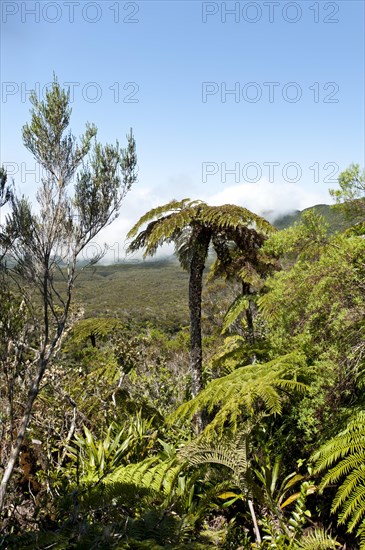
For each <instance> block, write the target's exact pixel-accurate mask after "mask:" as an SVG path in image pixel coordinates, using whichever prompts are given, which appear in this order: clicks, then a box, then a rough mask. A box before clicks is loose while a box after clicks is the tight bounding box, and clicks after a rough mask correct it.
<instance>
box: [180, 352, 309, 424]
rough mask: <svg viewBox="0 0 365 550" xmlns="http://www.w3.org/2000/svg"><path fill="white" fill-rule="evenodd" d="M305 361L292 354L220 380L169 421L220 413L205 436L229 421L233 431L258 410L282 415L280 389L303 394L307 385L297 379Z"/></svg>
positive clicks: (301, 356)
mask: <svg viewBox="0 0 365 550" xmlns="http://www.w3.org/2000/svg"><path fill="white" fill-rule="evenodd" d="M304 365H305V358H304V356H303V355H302V354H301V353H296V352H294V353H291V354H288V355H285V356H283V357H279V358H278V359H274V360H273V361H270V362H269V363H265V364H262V365H258V364H255V365H247V366H245V367H241V368H238V369H236V370H235V371H234V372H232V373H230V374H228V375H227V376H224V377H222V378H217V379H216V380H213V381H212V382H210V384H209V385H208V386H207V387H206V388H205V389H204V390H203V391H201V392H200V393H199V395H197V396H196V397H195V398H194V399H192V400H190V401H188V402H187V403H184V404H183V405H181V406H180V407H179V408H178V409H177V411H175V412H174V413H173V414H172V415H171V416H170V418H169V421H170V422H171V423H174V422H178V421H180V420H187V419H191V418H192V417H193V416H194V415H195V414H196V413H197V412H198V411H201V410H203V409H207V411H208V413H213V411H215V410H216V408H217V407H219V410H218V412H217V413H216V414H215V417H214V419H213V420H212V421H211V423H210V424H209V425H208V426H207V428H206V433H207V434H208V433H211V434H212V433H213V432H214V431H217V432H218V433H220V434H221V433H222V432H223V429H224V425H225V424H226V423H227V422H229V423H230V424H231V426H232V427H233V429H235V428H236V426H237V421H238V418H239V417H240V416H241V415H242V414H245V415H252V414H253V413H254V412H255V410H256V412H257V408H258V410H261V412H262V413H263V414H280V413H281V408H282V394H281V392H280V390H288V391H296V392H298V391H299V392H304V391H306V386H305V384H303V383H301V382H299V381H298V380H297V376H298V375H299V374H300V371H301V369H302V368H303V367H304Z"/></svg>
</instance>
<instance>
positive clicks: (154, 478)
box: [104, 457, 182, 495]
mask: <svg viewBox="0 0 365 550" xmlns="http://www.w3.org/2000/svg"><path fill="white" fill-rule="evenodd" d="M181 468H182V465H181V464H180V463H177V462H176V459H175V458H173V459H170V460H167V461H163V462H161V461H159V460H158V458H156V457H153V458H148V459H146V460H144V461H143V462H140V463H138V464H129V465H128V466H124V467H120V468H117V469H116V470H115V471H114V472H113V473H112V474H110V475H109V476H106V477H105V479H104V483H105V484H108V483H115V482H118V483H126V484H129V485H135V486H137V487H143V488H147V489H152V490H153V491H155V492H156V493H158V492H163V493H164V494H166V495H168V494H169V493H170V492H171V490H172V487H173V485H174V483H175V482H176V479H177V477H178V475H179V473H180V471H181Z"/></svg>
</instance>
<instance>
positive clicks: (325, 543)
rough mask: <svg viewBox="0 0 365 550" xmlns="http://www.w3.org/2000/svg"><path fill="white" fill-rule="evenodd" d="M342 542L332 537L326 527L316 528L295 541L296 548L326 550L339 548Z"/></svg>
mask: <svg viewBox="0 0 365 550" xmlns="http://www.w3.org/2000/svg"><path fill="white" fill-rule="evenodd" d="M339 546H341V545H340V543H338V542H337V540H336V539H334V538H332V537H331V536H330V535H329V534H328V533H326V531H325V530H324V529H320V528H316V529H314V530H313V531H311V532H310V533H308V534H307V535H303V536H302V537H301V539H300V540H299V541H298V542H296V543H295V546H294V548H295V549H299V548H300V549H301V550H326V549H327V548H328V549H335V548H338V547H339Z"/></svg>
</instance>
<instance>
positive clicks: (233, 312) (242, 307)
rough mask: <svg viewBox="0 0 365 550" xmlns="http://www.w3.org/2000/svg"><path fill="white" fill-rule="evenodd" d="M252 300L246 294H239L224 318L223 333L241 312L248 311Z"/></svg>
mask: <svg viewBox="0 0 365 550" xmlns="http://www.w3.org/2000/svg"><path fill="white" fill-rule="evenodd" d="M249 305H250V302H249V300H248V298H247V297H246V296H242V295H240V296H237V298H236V299H235V300H234V302H233V303H232V304H231V305H230V306H229V309H228V311H227V313H226V315H225V317H224V320H223V327H222V334H224V333H225V332H226V330H228V328H229V327H230V326H231V325H232V324H233V323H234V322H235V321H236V319H237V318H238V317H239V315H240V314H241V313H243V312H244V311H246V309H247V308H248V307H249Z"/></svg>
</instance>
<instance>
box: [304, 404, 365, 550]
mask: <svg viewBox="0 0 365 550" xmlns="http://www.w3.org/2000/svg"><path fill="white" fill-rule="evenodd" d="M313 460H314V461H315V471H316V472H322V471H324V470H329V471H328V472H327V473H326V475H325V476H324V478H323V479H322V482H321V484H320V486H319V489H320V490H321V491H323V489H324V488H325V487H327V486H328V485H329V484H332V483H337V482H338V481H339V480H340V479H341V478H345V479H344V481H343V483H342V484H341V485H340V486H339V487H338V489H337V493H336V496H335V498H334V500H333V502H332V509H331V510H332V512H339V523H342V524H347V530H348V532H353V531H354V530H355V528H356V527H357V528H358V531H357V536H358V537H360V539H361V541H362V542H361V545H360V548H362V549H363V548H365V536H364V534H365V531H364V529H365V411H360V412H359V413H357V414H356V415H355V416H354V417H353V419H352V420H351V421H350V422H349V423H348V425H347V427H346V428H345V430H343V431H342V432H341V433H339V434H338V435H337V436H335V437H333V438H332V439H331V440H330V441H329V442H327V443H325V444H324V445H323V446H322V447H321V449H319V451H317V453H315V454H314V455H313Z"/></svg>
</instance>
